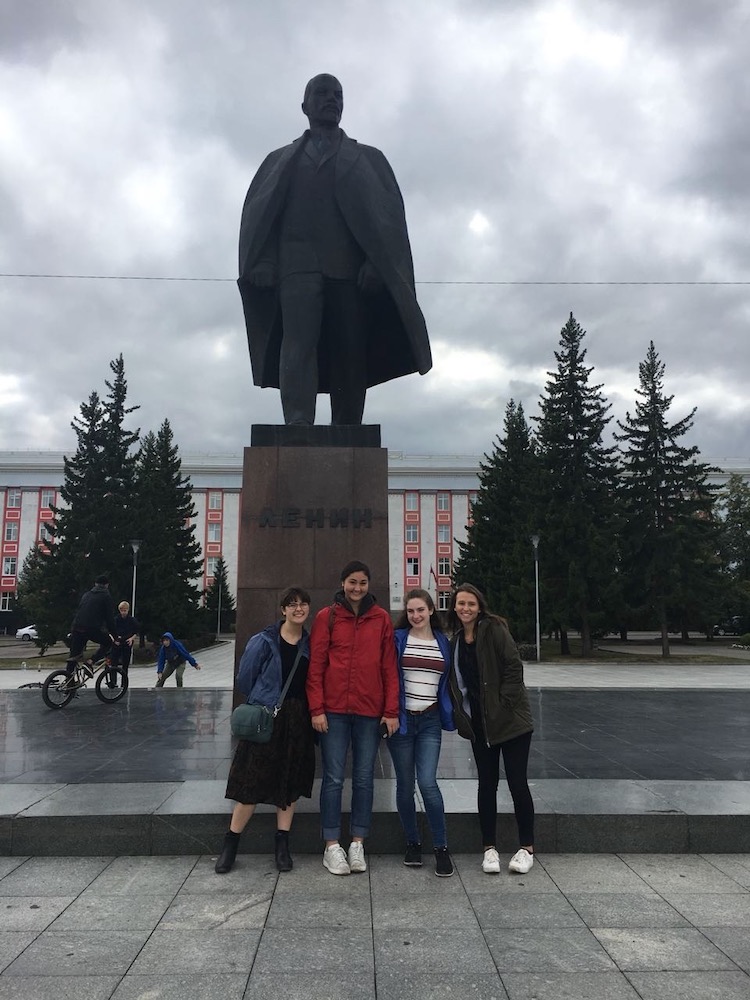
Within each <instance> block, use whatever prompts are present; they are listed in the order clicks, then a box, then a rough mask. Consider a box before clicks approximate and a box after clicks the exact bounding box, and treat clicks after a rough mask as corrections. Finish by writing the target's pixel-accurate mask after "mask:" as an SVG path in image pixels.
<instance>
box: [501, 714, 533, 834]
mask: <svg viewBox="0 0 750 1000" xmlns="http://www.w3.org/2000/svg"><path fill="white" fill-rule="evenodd" d="M530 747H531V733H524V734H523V736H516V737H515V739H512V740H508V742H507V743H503V744H502V746H501V749H502V752H503V764H504V766H505V777H506V780H507V782H508V790H509V791H510V795H511V798H512V799H513V809H514V812H515V814H516V824H517V826H518V842H519V844H520V845H521V847H523V848H525V849H526V850H527V851H529V853H533V851H534V800H533V799H532V797H531V791H530V789H529V782H528V778H527V774H528V766H529V749H530Z"/></svg>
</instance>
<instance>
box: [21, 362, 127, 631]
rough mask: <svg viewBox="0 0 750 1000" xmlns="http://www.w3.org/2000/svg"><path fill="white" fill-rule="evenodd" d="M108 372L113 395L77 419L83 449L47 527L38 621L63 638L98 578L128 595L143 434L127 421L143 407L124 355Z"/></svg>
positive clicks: (87, 406)
mask: <svg viewBox="0 0 750 1000" xmlns="http://www.w3.org/2000/svg"><path fill="white" fill-rule="evenodd" d="M110 369H111V370H112V372H113V373H114V379H113V381H112V382H110V381H105V385H106V386H107V389H108V393H107V395H106V396H105V397H104V399H102V398H101V397H100V395H99V393H98V392H96V391H93V392H92V393H91V394H90V396H89V398H88V400H87V401H86V402H84V403H82V404H81V412H80V415H79V416H76V417H74V419H73V421H72V424H71V426H72V428H73V430H74V432H75V435H76V438H77V442H78V446H77V448H76V452H75V454H74V455H73V456H72V457H71V458H68V457H67V456H66V457H65V458H64V462H63V471H64V480H63V484H62V487H61V489H60V496H61V498H62V501H63V503H62V504H61V505H60V506H59V507H55V508H54V509H53V515H54V516H53V519H52V522H51V523H50V524H48V525H47V527H48V529H49V531H50V533H51V535H52V539H51V540H50V541H48V542H45V546H46V549H47V554H46V555H45V561H44V562H43V564H42V568H43V576H44V587H45V591H46V593H47V594H48V595H49V597H50V607H49V608H48V609H47V611H45V612H44V617H43V618H42V619H40V622H41V624H42V625H43V626H49V627H50V629H51V630H52V632H56V633H57V638H61V637H62V636H64V635H66V634H67V631H68V627H69V625H70V620H71V617H72V614H73V612H74V611H75V608H76V606H77V603H78V600H79V598H80V596H81V594H82V593H83V592H84V591H86V590H88V589H89V588H90V587H91V586H92V584H93V582H94V579H95V578H96V577H97V576H98V575H99V574H100V573H106V574H107V575H108V576H109V578H110V589H111V591H112V594H113V595H114V596H115V600H117V599H118V595H125V594H129V592H130V548H129V545H128V539H129V538H130V534H131V525H132V503H133V484H134V469H135V464H134V463H135V458H134V455H133V453H132V448H133V445H134V444H135V443H136V442H137V440H138V435H139V431H138V430H134V431H130V430H127V429H126V428H125V426H124V423H125V420H126V418H127V416H128V414H130V413H132V412H133V410H135V409H137V407H127V406H126V399H127V382H126V380H125V366H124V362H123V359H122V355H120V356H119V357H118V358H117V359H116V360H114V361H112V362H110ZM38 624H39V623H38ZM50 634H51V633H50Z"/></svg>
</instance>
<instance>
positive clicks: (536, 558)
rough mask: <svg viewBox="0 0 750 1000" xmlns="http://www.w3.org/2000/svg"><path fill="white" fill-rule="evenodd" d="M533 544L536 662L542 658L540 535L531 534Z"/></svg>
mask: <svg viewBox="0 0 750 1000" xmlns="http://www.w3.org/2000/svg"><path fill="white" fill-rule="evenodd" d="M531 544H532V545H533V546H534V598H535V601H534V603H535V606H536V662H537V663H539V662H541V659H542V637H541V632H540V623H539V535H532V536H531Z"/></svg>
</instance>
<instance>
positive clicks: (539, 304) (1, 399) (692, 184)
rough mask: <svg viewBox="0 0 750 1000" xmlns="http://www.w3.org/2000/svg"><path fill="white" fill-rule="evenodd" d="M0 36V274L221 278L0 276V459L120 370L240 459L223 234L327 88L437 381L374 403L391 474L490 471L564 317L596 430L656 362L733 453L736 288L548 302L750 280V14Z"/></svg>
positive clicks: (319, 14)
mask: <svg viewBox="0 0 750 1000" xmlns="http://www.w3.org/2000/svg"><path fill="white" fill-rule="evenodd" d="M0 12H1V14H2V31H1V32H0V85H1V86H2V89H3V93H4V95H5V98H4V104H3V107H2V108H0V148H1V149H2V156H1V157H0V210H1V211H2V218H3V226H2V230H0V270H2V271H3V272H6V273H18V272H32V273H39V272H41V273H50V274H103V275H125V276H128V275H130V276H135V275H145V276H151V277H153V278H165V277H180V276H182V277H193V278H216V279H231V280H227V281H211V282H167V281H156V280H154V281H123V280H112V281H82V280H38V279H34V280H30V279H29V280H22V279H18V278H0V307H1V308H2V317H3V338H2V366H0V446H2V447H3V448H13V447H25V448H59V449H63V450H68V451H70V450H71V449H72V447H73V445H74V442H73V437H72V432H71V431H70V426H69V425H70V420H71V419H72V417H73V416H74V415H75V413H76V411H77V408H78V405H79V403H80V401H81V400H82V399H84V398H86V397H87V396H88V394H89V392H90V391H91V389H92V388H97V389H100V388H101V387H102V386H103V382H104V378H105V377H106V376H107V375H108V367H107V365H108V362H109V360H110V358H112V357H114V356H115V355H116V354H118V353H119V352H120V351H122V352H123V354H124V355H125V360H126V366H127V374H128V379H129V383H130V390H131V400H132V402H133V403H139V404H140V405H141V409H140V410H139V411H138V413H137V414H136V415H135V416H137V422H138V423H139V424H140V425H141V426H142V427H143V428H144V429H148V428H152V427H157V426H158V424H159V423H160V422H161V420H163V418H164V417H165V416H168V417H169V419H170V421H171V422H172V424H173V426H174V429H175V434H176V438H177V441H178V443H179V444H180V447H181V448H182V449H183V451H185V452H200V451H203V452H223V453H226V452H234V453H237V452H239V450H240V449H241V448H242V447H243V445H245V444H246V443H247V442H248V440H249V433H250V424H251V423H253V422H275V421H278V420H279V419H280V412H281V410H280V404H279V401H278V394H277V393H275V392H272V391H270V390H259V389H257V388H255V387H253V386H252V385H251V375H250V366H249V360H248V355H247V345H246V341H245V334H244V327H243V322H242V313H241V307H240V302H239V296H238V294H237V290H236V287H235V286H234V284H233V279H234V276H235V273H236V241H237V229H238V224H239V214H240V209H241V205H242V200H243V198H244V194H245V190H246V188H247V185H248V184H249V181H250V179H251V177H252V175H253V173H254V172H255V170H256V169H257V166H258V165H259V163H260V160H261V159H262V158H263V156H265V154H266V153H268V152H269V151H270V150H271V149H273V148H276V147H278V146H280V145H282V144H284V143H285V142H288V141H290V140H291V139H292V138H294V137H295V136H296V135H298V134H299V133H300V132H301V131H302V129H303V128H304V126H305V120H304V118H303V116H302V113H301V110H300V103H301V99H302V91H303V88H304V85H305V82H306V81H307V79H308V78H309V77H311V76H312V75H314V74H315V73H316V72H320V71H324V70H325V71H331V72H334V73H336V75H337V76H339V78H340V79H341V81H342V83H343V85H344V92H345V111H344V120H343V125H344V127H345V129H346V130H347V132H348V133H349V134H350V135H352V136H353V137H355V138H357V139H358V140H360V141H362V142H365V143H369V144H372V145H376V146H378V147H379V148H381V149H383V151H384V152H385V153H386V155H387V156H388V158H389V160H390V161H391V163H392V165H393V167H394V170H395V171H396V175H397V177H398V179H399V183H400V185H401V187H402V190H403V194H404V198H405V202H406V209H407V217H408V220H409V226H410V234H411V239H412V248H413V252H414V260H415V270H416V276H417V280H418V282H420V284H419V285H418V294H419V297H420V301H421V303H422V307H423V310H424V312H425V315H426V317H427V321H428V326H429V329H430V334H431V339H432V342H433V349H434V354H435V360H436V365H435V370H434V372H433V373H431V374H430V375H429V376H427V377H425V378H419V377H416V376H413V377H410V378H409V379H407V380H404V381H403V382H400V383H397V384H395V383H394V384H391V385H388V386H382V387H378V388H377V389H376V390H373V391H372V392H371V393H370V394H369V396H368V406H367V410H366V419H368V420H371V421H373V422H374V421H379V422H381V423H382V425H383V438H384V441H385V442H386V443H387V445H388V446H389V447H391V448H393V449H397V450H403V451H406V452H410V453H418V452H430V453H467V454H476V453H480V452H482V451H484V450H486V449H487V448H489V447H491V442H492V439H493V437H494V435H495V434H496V433H497V432H498V431H499V430H500V428H501V425H502V418H503V412H504V408H505V404H506V402H507V400H508V398H510V397H511V396H513V397H514V398H516V399H517V400H519V401H521V402H523V403H524V406H525V407H526V411H527V414H529V415H533V414H534V413H536V412H537V400H538V397H539V393H540V392H541V391H542V388H543V385H544V381H545V379H546V372H547V371H548V370H550V369H551V368H553V367H554V350H555V348H556V347H557V342H558V338H559V331H560V328H561V326H562V325H563V324H564V322H565V320H566V319H567V316H568V314H569V312H570V311H571V310H572V311H573V313H574V314H575V316H576V318H577V319H578V320H579V322H580V323H581V324H582V326H583V327H584V328H585V329H586V330H587V331H588V350H589V355H588V360H589V363H590V364H592V365H594V366H595V369H596V371H595V373H594V374H595V377H596V380H597V381H602V382H604V392H605V393H606V394H607V395H608V397H609V398H610V399H611V401H612V403H613V413H614V414H615V416H619V417H622V416H623V415H624V412H625V410H626V409H628V408H630V409H631V410H632V408H633V405H634V396H633V390H634V389H635V387H636V385H637V373H638V364H639V362H640V361H641V360H642V359H643V357H644V355H645V352H646V349H647V346H648V342H649V340H651V339H653V340H654V342H655V343H656V347H657V350H659V352H660V354H661V356H662V358H663V360H664V361H665V363H666V365H667V385H668V389H669V391H670V392H674V393H675V408H676V410H677V412H679V413H683V412H686V411H687V410H689V409H690V408H691V407H692V406H693V405H696V403H697V405H698V406H699V411H698V415H697V419H696V428H695V432H694V433H695V439H696V443H698V444H699V446H700V447H701V449H702V450H703V451H704V452H705V453H707V454H710V455H713V456H720V455H739V454H746V452H747V444H746V442H747V425H748V415H749V411H750V404H748V403H747V402H746V401H745V396H746V393H745V392H744V391H743V386H744V385H746V383H747V377H748V367H750V361H748V357H747V351H746V349H745V347H744V344H745V340H746V336H747V334H746V330H747V321H748V307H747V287H746V286H741V285H739V286H738V285H708V286H707V285H653V284H640V285H639V284H632V285H620V284H603V285H596V284H564V283H565V282H669V281H685V282H690V281H706V280H709V281H719V282H720V281H727V280H733V281H743V280H748V274H747V264H748V249H747V237H746V234H747V229H748V218H747V215H748V201H747V182H746V179H745V178H746V176H747V173H748V160H749V159H750V153H749V151H748V142H749V140H748V138H747V128H746V122H747V118H748V103H749V102H750V98H749V97H748V93H749V91H748V87H747V84H746V82H745V76H746V73H745V70H744V62H745V60H746V52H747V42H748V30H747V24H748V20H747V16H746V15H747V4H746V3H744V2H740V0H737V2H735V3H731V2H727V3H722V4H720V5H716V4H714V3H709V2H707V0H706V2H698V0H680V2H677V0H673V2H668V0H657V2H654V0H649V2H645V0H637V2H634V0H619V2H615V0H609V2H602V3H598V4H596V5H591V4H588V3H583V2H574V0H570V2H568V3H552V2H544V0H538V2H535V3H533V4H531V3H517V4H503V5H498V4H495V3H489V2H486V3H482V2H479V0H476V2H471V3H466V2H461V3H459V2H458V0H455V2H450V0H438V2H435V3H429V4H428V3H427V2H426V0H421V2H416V3H414V4H409V5H404V4H398V3H396V2H395V0H385V2H383V3H381V4H379V5H377V8H375V6H374V5H372V4H371V3H365V2H355V3H349V4H346V5H340V4H334V3H332V2H331V0H320V2H319V3H318V4H316V5H315V6H314V8H313V7H307V8H304V7H300V5H299V4H297V3H292V2H291V0H283V2H278V3H275V4H273V5H271V4H263V3H254V4H246V3H241V2H239V0H217V2H215V3H213V4H211V5H206V4H204V3H198V2H194V0H179V2H178V0H171V2H167V0H151V2H149V3H145V0H128V2H127V3H126V2H125V0H112V2H109V3H107V4H101V3H95V2H94V0H88V2H83V0H79V2H67V3H66V2H55V3H52V2H51V0H50V2H49V3H33V2H29V3H26V4H23V5H21V4H15V3H5V4H2V5H1V6H0ZM454 282H480V283H477V284H466V283H464V284H455V283H454ZM481 282H483V283H481ZM492 282H503V283H505V282H507V283H508V284H492ZM523 282H538V284H523ZM558 282H559V283H563V284H555V283H558ZM405 399H406V400H408V407H404V405H403V401H404V400H405ZM320 412H321V414H322V413H325V412H327V406H326V403H325V401H324V400H322V399H321V403H320Z"/></svg>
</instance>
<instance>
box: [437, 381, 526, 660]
mask: <svg viewBox="0 0 750 1000" xmlns="http://www.w3.org/2000/svg"><path fill="white" fill-rule="evenodd" d="M484 458H485V461H483V462H482V463H480V471H479V483H480V485H479V490H478V491H477V499H476V502H475V503H474V505H473V508H472V523H471V524H470V525H469V527H468V530H467V538H466V541H465V542H459V546H458V547H459V557H458V559H457V560H456V563H455V567H454V574H453V578H454V583H455V584H460V583H473V584H474V585H475V586H477V587H479V589H480V590H482V591H483V593H484V594H485V595H486V597H487V600H488V602H489V605H490V607H491V608H494V609H496V610H497V611H498V612H500V613H501V614H503V615H504V616H505V617H507V618H508V621H509V624H510V627H511V630H512V631H513V633H514V635H515V636H516V637H517V638H518V639H527V640H529V639H531V638H532V637H533V636H534V632H535V618H534V575H533V573H534V570H533V566H534V563H533V554H532V546H531V542H530V535H531V534H532V533H533V531H534V530H535V527H536V523H535V522H536V511H535V507H534V499H535V496H536V488H537V486H536V478H537V459H536V454H535V450H534V442H533V439H532V435H531V431H530V429H529V425H528V424H527V422H526V417H525V414H524V410H523V405H522V404H520V403H519V404H516V403H515V402H514V400H512V399H511V400H510V402H509V403H508V405H507V407H506V410H505V420H504V424H503V437H502V438H499V437H498V438H496V440H495V445H494V448H493V450H492V453H491V454H490V455H485V456H484Z"/></svg>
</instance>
